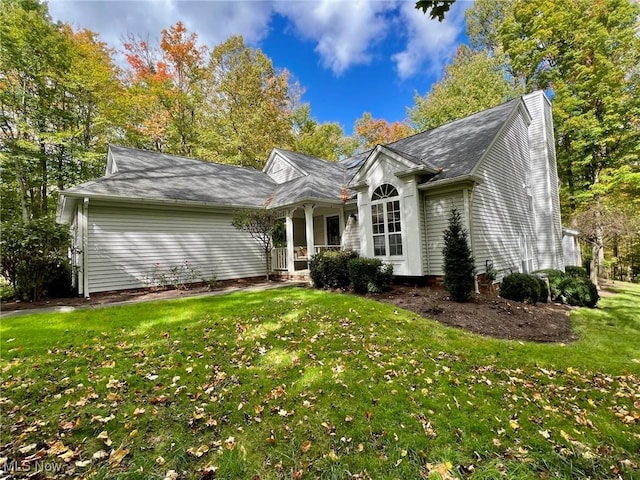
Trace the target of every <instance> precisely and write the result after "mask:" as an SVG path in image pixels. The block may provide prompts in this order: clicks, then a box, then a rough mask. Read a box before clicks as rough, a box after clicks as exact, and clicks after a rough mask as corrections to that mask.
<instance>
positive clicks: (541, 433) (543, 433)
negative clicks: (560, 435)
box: [538, 430, 551, 438]
mask: <svg viewBox="0 0 640 480" xmlns="http://www.w3.org/2000/svg"><path fill="white" fill-rule="evenodd" d="M538 433H539V434H540V435H542V436H543V437H544V438H549V437H550V436H551V435H550V433H549V430H538Z"/></svg>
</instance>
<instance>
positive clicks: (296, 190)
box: [272, 149, 353, 207]
mask: <svg viewBox="0 0 640 480" xmlns="http://www.w3.org/2000/svg"><path fill="white" fill-rule="evenodd" d="M277 151H278V152H279V153H280V155H282V156H283V157H284V158H286V159H287V160H288V161H289V162H291V163H293V164H294V165H295V166H296V167H298V168H300V169H301V170H303V171H304V172H306V173H307V175H305V176H302V177H299V178H295V179H293V180H290V181H288V182H285V183H282V184H280V185H278V187H277V189H276V191H275V193H274V196H273V202H272V205H273V206H274V207H279V206H284V205H287V204H293V203H297V202H301V201H304V200H317V201H326V202H330V203H340V202H342V189H343V186H346V185H347V184H348V183H349V180H351V177H352V175H353V173H352V172H349V171H347V170H346V169H345V168H343V167H342V166H341V165H340V164H339V163H338V162H330V161H327V160H323V159H322V158H318V157H313V156H311V155H304V154H301V153H297V152H291V151H289V150H283V149H277Z"/></svg>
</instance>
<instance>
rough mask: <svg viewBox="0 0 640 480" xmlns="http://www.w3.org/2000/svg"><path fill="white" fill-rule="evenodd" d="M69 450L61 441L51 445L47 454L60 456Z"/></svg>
mask: <svg viewBox="0 0 640 480" xmlns="http://www.w3.org/2000/svg"><path fill="white" fill-rule="evenodd" d="M67 450H69V447H66V446H65V444H64V443H62V442H61V441H60V440H58V441H56V442H54V443H53V445H49V450H47V454H48V455H51V456H55V455H60V454H61V453H64V452H66V451H67Z"/></svg>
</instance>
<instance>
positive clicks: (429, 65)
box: [49, 0, 472, 134]
mask: <svg viewBox="0 0 640 480" xmlns="http://www.w3.org/2000/svg"><path fill="white" fill-rule="evenodd" d="M414 5H415V2H414V1H411V0H408V1H407V0H289V1H286V0H285V1H276V2H274V1H267V0H238V1H186V0H182V1H177V0H143V1H142V0H141V1H134V2H131V1H124V0H123V1H119V0H115V1H114V0H97V1H96V0H93V1H92V0H83V1H78V0H50V1H49V12H50V14H51V16H52V18H53V19H54V20H60V21H64V22H67V23H70V24H71V25H72V26H74V27H75V28H88V29H90V30H93V31H95V32H98V33H99V34H100V38H101V40H103V41H105V42H107V43H108V44H109V45H111V46H112V47H114V48H116V49H118V50H119V49H120V48H121V38H123V37H124V36H125V35H127V34H128V33H133V34H135V35H136V36H138V37H141V38H145V39H147V38H148V39H149V40H150V41H151V42H152V43H153V42H155V43H157V42H158V41H159V38H160V31H161V30H162V29H163V28H168V27H170V26H171V25H174V24H175V23H176V22H177V21H179V20H180V21H182V22H183V23H184V24H185V25H186V26H187V28H188V29H189V31H191V32H195V33H197V34H198V37H199V40H200V42H201V43H203V44H207V45H208V46H213V45H216V44H218V43H220V42H222V41H224V40H225V39H226V38H228V37H229V36H230V35H234V34H241V35H243V36H244V38H245V42H246V43H247V44H249V45H250V46H252V47H254V48H260V49H262V51H264V52H265V53H266V54H267V55H268V56H269V57H270V58H271V59H272V60H273V63H274V65H275V66H276V67H278V68H286V69H287V70H289V71H290V72H291V73H292V74H293V76H294V77H295V79H296V80H297V81H298V82H299V84H300V85H301V86H302V88H303V89H304V94H303V97H302V101H303V102H309V103H310V104H311V114H312V116H313V117H315V118H316V119H317V120H318V121H320V122H327V121H328V122H339V123H340V124H341V125H342V127H343V128H344V129H345V132H346V133H347V134H351V133H352V129H353V124H354V122H355V120H356V119H357V118H359V117H360V116H361V115H362V114H363V113H364V112H371V114H372V115H373V116H374V117H375V118H384V119H386V120H388V121H390V122H394V121H402V120H403V119H405V118H406V116H407V112H406V109H407V107H409V106H411V105H413V96H414V92H416V91H417V92H418V93H419V94H420V95H424V94H425V93H426V92H427V91H429V89H430V87H431V85H432V83H434V82H436V81H437V80H439V79H440V77H441V75H442V70H443V68H444V65H445V64H446V63H447V61H448V60H449V59H450V58H451V56H452V55H454V54H455V51H456V49H457V48H458V46H459V45H460V44H461V43H463V42H465V41H466V37H465V33H464V28H465V25H464V11H465V10H466V9H467V8H469V7H470V6H471V5H472V1H471V0H457V2H456V3H455V4H454V5H453V6H452V8H451V11H450V12H449V14H448V15H447V17H446V19H445V20H444V21H443V22H438V21H437V20H430V19H429V18H428V16H425V15H424V14H423V13H422V12H421V11H418V10H416V9H415V8H414Z"/></svg>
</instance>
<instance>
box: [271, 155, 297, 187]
mask: <svg viewBox="0 0 640 480" xmlns="http://www.w3.org/2000/svg"><path fill="white" fill-rule="evenodd" d="M265 173H266V174H267V175H269V176H270V177H271V178H272V179H273V181H274V182H276V183H285V182H288V181H289V180H293V179H294V178H298V177H301V176H302V173H300V172H299V171H298V170H296V169H295V168H293V167H292V166H291V164H289V162H287V161H286V160H284V159H282V158H280V157H278V156H276V157H275V158H274V159H273V162H272V163H271V165H270V166H269V170H268V171H267V172H265Z"/></svg>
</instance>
